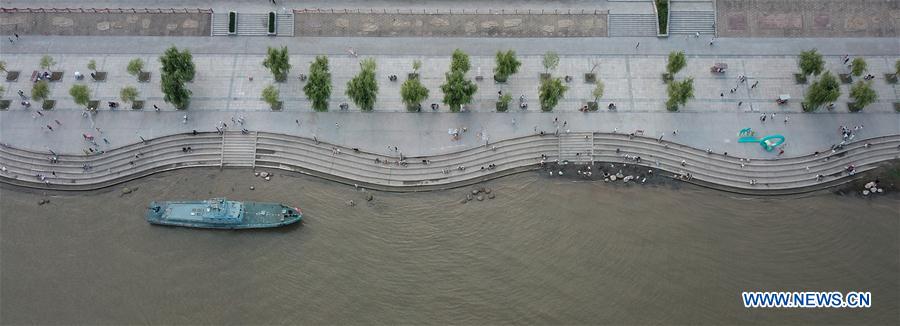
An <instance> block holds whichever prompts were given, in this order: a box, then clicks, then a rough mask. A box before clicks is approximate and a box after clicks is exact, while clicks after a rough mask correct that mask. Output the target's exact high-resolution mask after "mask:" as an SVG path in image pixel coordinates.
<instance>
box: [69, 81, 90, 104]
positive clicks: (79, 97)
mask: <svg viewBox="0 0 900 326" xmlns="http://www.w3.org/2000/svg"><path fill="white" fill-rule="evenodd" d="M69 95H71V96H72V99H73V100H74V101H75V104H78V105H88V102H89V101H90V100H91V90H90V89H88V87H87V86H85V85H83V84H78V85H72V88H70V89H69Z"/></svg>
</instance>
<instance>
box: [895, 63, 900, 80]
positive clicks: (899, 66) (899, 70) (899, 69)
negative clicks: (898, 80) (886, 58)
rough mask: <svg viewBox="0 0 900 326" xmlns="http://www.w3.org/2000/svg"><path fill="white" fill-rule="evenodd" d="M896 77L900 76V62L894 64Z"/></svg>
mask: <svg viewBox="0 0 900 326" xmlns="http://www.w3.org/2000/svg"><path fill="white" fill-rule="evenodd" d="M894 75H897V76H900V60H897V62H894Z"/></svg>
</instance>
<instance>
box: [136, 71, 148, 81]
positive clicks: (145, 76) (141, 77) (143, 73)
mask: <svg viewBox="0 0 900 326" xmlns="http://www.w3.org/2000/svg"><path fill="white" fill-rule="evenodd" d="M138 81H139V82H142V83H146V82H149V81H150V72H149V71H141V73H139V74H138Z"/></svg>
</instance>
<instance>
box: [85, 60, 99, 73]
mask: <svg viewBox="0 0 900 326" xmlns="http://www.w3.org/2000/svg"><path fill="white" fill-rule="evenodd" d="M87 68H88V70H91V71H97V61H94V59H91V61H88V64H87Z"/></svg>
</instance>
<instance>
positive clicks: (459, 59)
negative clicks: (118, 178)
mask: <svg viewBox="0 0 900 326" xmlns="http://www.w3.org/2000/svg"><path fill="white" fill-rule="evenodd" d="M469 69H470V67H469V55H468V54H466V53H465V52H463V51H462V50H460V49H456V50H454V51H453V57H452V58H451V61H450V70H452V71H462V72H463V74H465V73H467V72H469Z"/></svg>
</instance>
